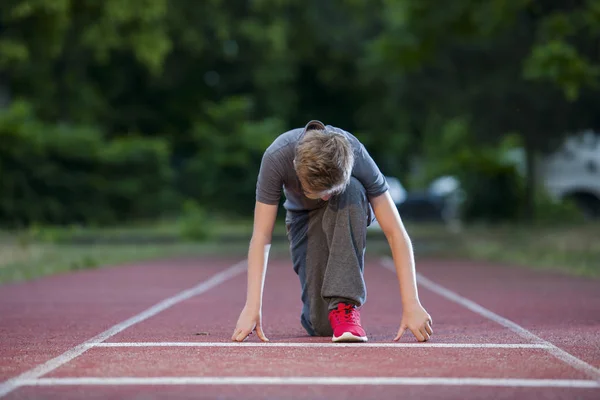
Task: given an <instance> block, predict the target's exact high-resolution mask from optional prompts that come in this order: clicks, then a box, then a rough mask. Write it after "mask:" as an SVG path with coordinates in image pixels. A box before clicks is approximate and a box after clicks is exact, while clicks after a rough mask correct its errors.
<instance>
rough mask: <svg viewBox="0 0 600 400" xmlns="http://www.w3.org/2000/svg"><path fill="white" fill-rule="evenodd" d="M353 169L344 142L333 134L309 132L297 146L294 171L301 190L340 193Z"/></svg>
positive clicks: (335, 133) (350, 156) (349, 148)
mask: <svg viewBox="0 0 600 400" xmlns="http://www.w3.org/2000/svg"><path fill="white" fill-rule="evenodd" d="M353 166H354V153H353V149H352V146H351V144H350V142H349V141H348V139H347V138H346V137H345V136H344V135H343V134H342V133H339V132H335V131H333V130H328V129H327V128H325V129H324V130H317V129H313V130H309V131H307V132H306V133H305V134H304V136H303V137H302V138H301V139H300V141H299V142H298V145H297V147H296V157H295V158H294V167H295V169H296V174H297V175H298V178H299V179H300V183H301V184H302V188H303V189H304V190H305V191H309V192H311V193H315V194H317V193H318V194H331V195H333V194H337V193H340V192H342V191H343V190H344V188H345V187H346V185H347V184H348V181H349V180H350V175H351V174H352V168H353Z"/></svg>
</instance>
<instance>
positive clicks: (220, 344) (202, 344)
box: [88, 342, 549, 349]
mask: <svg viewBox="0 0 600 400" xmlns="http://www.w3.org/2000/svg"><path fill="white" fill-rule="evenodd" d="M88 347H299V348H306V347H319V348H322V347H330V348H336V347H352V348H360V347H369V348H373V347H385V348H388V347H392V348H393V347H398V348H412V347H426V348H427V347H435V348H461V349H465V348H466V349H548V348H549V346H547V345H544V344H530V343H523V344H520V343H516V344H512V343H511V344H508V343H499V344H492V343H481V344H479V343H419V342H417V343H320V342H319V343H285V342H269V343H261V342H242V343H234V342H129V343H107V342H104V343H95V344H90V345H88Z"/></svg>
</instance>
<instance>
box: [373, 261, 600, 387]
mask: <svg viewBox="0 0 600 400" xmlns="http://www.w3.org/2000/svg"><path fill="white" fill-rule="evenodd" d="M381 264H382V265H383V266H384V267H385V268H387V269H389V270H390V271H392V272H394V273H396V269H395V267H394V262H393V260H392V259H391V258H390V257H383V258H382V263H381ZM417 282H418V283H419V284H421V285H423V286H424V287H426V288H427V289H429V290H431V291H433V292H435V293H437V294H439V295H440V296H443V297H445V298H447V299H448V300H451V301H453V302H455V303H458V304H460V305H461V306H463V307H465V308H467V309H469V310H471V311H473V312H474V313H476V314H479V315H481V316H483V317H485V318H488V319H490V320H492V321H494V322H497V323H498V324H500V325H502V326H504V327H506V328H508V329H510V330H511V331H513V332H515V333H516V334H517V335H519V336H521V337H522V338H524V339H527V340H530V341H531V342H533V343H536V344H541V345H545V346H546V350H547V351H548V352H549V353H550V354H552V355H553V356H554V357H556V358H558V359H559V360H561V361H564V362H565V363H567V364H569V365H570V366H572V367H573V368H575V369H577V370H579V371H581V372H583V373H585V374H586V375H588V376H589V377H590V378H593V379H595V380H596V381H597V382H600V369H598V368H596V367H594V366H592V365H590V364H588V363H586V362H585V361H583V360H581V359H579V358H577V357H575V356H574V355H572V354H570V353H568V352H566V351H565V350H563V349H561V348H559V347H556V346H555V345H553V344H552V343H550V342H548V341H546V340H544V339H542V338H541V337H539V336H537V335H535V334H534V333H532V332H530V331H528V330H527V329H525V328H523V327H522V326H521V325H518V324H517V323H515V322H513V321H511V320H509V319H506V318H504V317H501V316H500V315H498V314H496V313H494V312H492V311H490V310H488V309H487V308H485V307H483V306H481V305H479V304H477V303H475V302H474V301H472V300H469V299H467V298H465V297H463V296H461V295H459V294H458V293H455V292H453V291H451V290H450V289H447V288H445V287H443V286H442V285H439V284H437V283H435V282H433V281H432V280H430V279H428V278H426V277H424V276H423V275H421V274H419V273H417Z"/></svg>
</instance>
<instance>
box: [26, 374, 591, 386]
mask: <svg viewBox="0 0 600 400" xmlns="http://www.w3.org/2000/svg"><path fill="white" fill-rule="evenodd" d="M86 385H87V386H127V385H322V386H324V385H330V386H331V385H349V386H354V385H361V386H362V385H388V386H394V385H396V386H402V385H404V386H406V385H413V386H496V387H535V388H578V389H595V388H600V382H596V381H592V380H577V379H568V380H567V379H490V378H401V377H398V378H393V377H390V378H388V377H385V378H384V377H249V376H243V377H153V378H141V377H140V378H138V377H122V378H100V377H89V378H39V379H30V380H20V381H19V386H86Z"/></svg>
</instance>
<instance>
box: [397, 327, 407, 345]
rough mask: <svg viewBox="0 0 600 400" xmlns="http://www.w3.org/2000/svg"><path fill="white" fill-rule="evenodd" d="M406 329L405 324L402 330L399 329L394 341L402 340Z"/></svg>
mask: <svg viewBox="0 0 600 400" xmlns="http://www.w3.org/2000/svg"><path fill="white" fill-rule="evenodd" d="M404 331H406V327H405V326H403V327H401V328H400V330H399V331H398V334H397V335H396V337H395V338H394V342H397V341H398V340H400V338H401V337H402V335H404Z"/></svg>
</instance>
